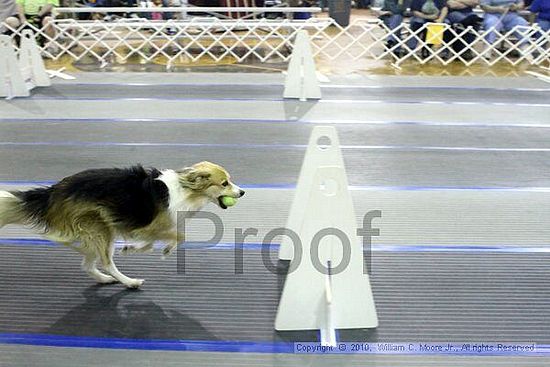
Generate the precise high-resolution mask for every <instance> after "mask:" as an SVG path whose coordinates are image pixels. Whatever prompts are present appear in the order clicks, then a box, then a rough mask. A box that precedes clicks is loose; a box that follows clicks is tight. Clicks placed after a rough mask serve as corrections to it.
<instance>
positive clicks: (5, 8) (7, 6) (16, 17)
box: [0, 0, 25, 34]
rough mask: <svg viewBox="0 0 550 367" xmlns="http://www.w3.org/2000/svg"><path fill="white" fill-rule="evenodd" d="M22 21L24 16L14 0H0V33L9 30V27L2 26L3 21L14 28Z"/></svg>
mask: <svg viewBox="0 0 550 367" xmlns="http://www.w3.org/2000/svg"><path fill="white" fill-rule="evenodd" d="M24 21H25V17H24V15H23V14H22V13H21V12H19V8H18V6H17V3H16V2H15V0H0V34H3V33H6V32H9V29H8V28H6V27H5V26H4V23H6V24H7V25H8V26H9V27H10V28H13V29H16V28H18V27H19V26H20V25H21V24H22V23H23V22H24Z"/></svg>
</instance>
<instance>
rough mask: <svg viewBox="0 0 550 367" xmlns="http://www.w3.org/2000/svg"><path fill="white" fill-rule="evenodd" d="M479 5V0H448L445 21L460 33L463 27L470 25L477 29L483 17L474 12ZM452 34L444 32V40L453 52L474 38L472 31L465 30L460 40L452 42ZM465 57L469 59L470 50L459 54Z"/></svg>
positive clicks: (470, 42)
mask: <svg viewBox="0 0 550 367" xmlns="http://www.w3.org/2000/svg"><path fill="white" fill-rule="evenodd" d="M478 5H479V0H448V1H447V8H448V9H449V13H448V14H447V19H445V22H446V23H448V24H450V25H451V27H452V28H453V29H454V30H455V31H456V32H457V33H458V34H461V33H462V32H463V31H464V29H466V28H468V27H470V26H471V27H472V28H474V29H475V30H478V29H479V28H480V26H481V22H483V19H482V18H480V17H479V16H477V15H476V14H475V13H474V8H475V7H476V6H478ZM453 36H454V35H453V34H452V33H450V32H446V33H445V41H446V42H447V43H451V47H452V48H453V49H454V51H455V52H460V51H461V50H462V49H463V48H464V47H466V45H470V44H472V42H473V41H474V40H475V35H474V34H473V33H472V32H466V33H465V34H464V35H463V36H462V37H461V39H460V40H455V41H454V42H453ZM461 55H462V57H463V58H465V59H471V58H472V54H471V52H470V51H469V50H468V51H465V52H464V53H462V54H461Z"/></svg>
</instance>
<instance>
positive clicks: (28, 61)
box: [19, 29, 52, 89]
mask: <svg viewBox="0 0 550 367" xmlns="http://www.w3.org/2000/svg"><path fill="white" fill-rule="evenodd" d="M19 67H20V68H21V74H23V78H24V79H25V81H26V82H27V83H30V84H31V85H30V88H31V89H32V88H34V87H49V86H51V85H52V82H51V80H50V76H49V75H48V73H47V72H46V67H45V66H44V60H42V56H41V55H40V50H39V49H38V45H37V44H36V40H35V38H34V33H33V32H32V31H31V30H28V29H27V30H24V31H23V32H22V34H21V48H20V49H19Z"/></svg>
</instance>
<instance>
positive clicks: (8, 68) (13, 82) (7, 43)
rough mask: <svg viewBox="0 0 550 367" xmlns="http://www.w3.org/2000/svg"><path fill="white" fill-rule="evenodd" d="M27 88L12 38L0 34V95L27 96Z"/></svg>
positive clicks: (9, 96) (8, 96)
mask: <svg viewBox="0 0 550 367" xmlns="http://www.w3.org/2000/svg"><path fill="white" fill-rule="evenodd" d="M29 95H30V93H29V90H28V89H27V87H26V86H25V80H24V78H23V76H22V75H21V70H20V68H19V63H18V62H17V56H16V54H15V49H14V47H13V43H12V39H11V38H10V37H8V36H2V35H0V97H7V98H13V97H27V96H29Z"/></svg>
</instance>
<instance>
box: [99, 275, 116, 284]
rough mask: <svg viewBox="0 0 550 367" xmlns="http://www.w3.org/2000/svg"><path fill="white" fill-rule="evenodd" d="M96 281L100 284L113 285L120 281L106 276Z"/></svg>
mask: <svg viewBox="0 0 550 367" xmlns="http://www.w3.org/2000/svg"><path fill="white" fill-rule="evenodd" d="M96 281H97V283H98V284H113V283H118V280H116V279H115V278H113V277H112V276H110V275H104V276H102V277H101V278H97V279H96Z"/></svg>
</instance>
